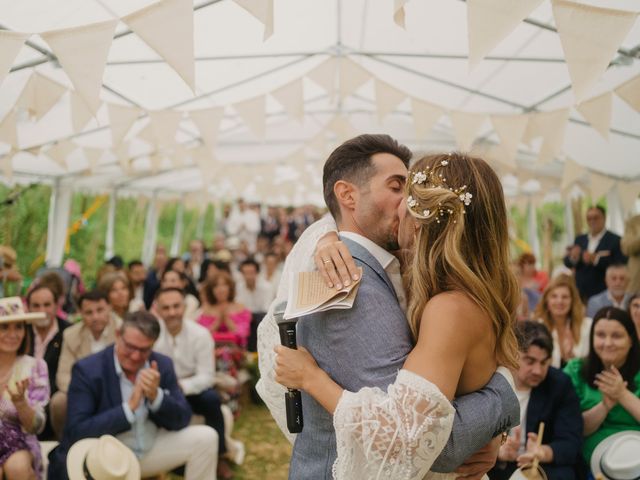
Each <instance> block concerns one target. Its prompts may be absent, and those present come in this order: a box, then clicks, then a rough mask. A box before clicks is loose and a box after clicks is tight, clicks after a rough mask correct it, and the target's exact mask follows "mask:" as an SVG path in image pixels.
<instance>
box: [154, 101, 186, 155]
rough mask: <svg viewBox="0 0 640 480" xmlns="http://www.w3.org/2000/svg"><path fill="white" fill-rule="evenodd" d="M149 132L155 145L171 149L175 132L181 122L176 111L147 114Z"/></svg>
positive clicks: (179, 113)
mask: <svg viewBox="0 0 640 480" xmlns="http://www.w3.org/2000/svg"><path fill="white" fill-rule="evenodd" d="M149 119H150V120H151V122H150V125H151V131H152V132H153V137H154V139H155V144H156V145H161V146H163V147H171V146H173V145H174V144H175V142H176V132H177V131H178V126H179V125H180V121H181V120H182V112H180V111H178V110H158V111H155V112H149Z"/></svg>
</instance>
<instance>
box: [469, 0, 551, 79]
mask: <svg viewBox="0 0 640 480" xmlns="http://www.w3.org/2000/svg"><path fill="white" fill-rule="evenodd" d="M541 3H542V0H518V1H516V2H514V1H513V0H467V30H468V34H469V35H468V36H469V70H471V69H473V68H475V67H476V66H477V65H478V64H479V63H480V62H481V61H482V59H483V58H484V57H485V56H486V55H487V54H488V53H489V52H491V50H493V49H494V48H495V47H496V46H497V45H498V44H499V43H500V42H501V41H502V40H503V39H504V38H505V37H507V36H508V35H509V34H510V33H511V32H513V31H514V30H515V29H516V27H517V26H518V25H519V24H520V22H521V21H522V20H524V19H525V18H527V17H528V16H529V14H530V13H531V12H532V11H534V10H535V9H536V8H537V7H538V6H539V5H540V4H541Z"/></svg>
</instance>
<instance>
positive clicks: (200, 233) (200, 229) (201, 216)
mask: <svg viewBox="0 0 640 480" xmlns="http://www.w3.org/2000/svg"><path fill="white" fill-rule="evenodd" d="M206 218H207V205H203V206H201V207H200V209H199V211H198V224H197V225H196V238H197V239H198V240H204V221H205V220H206Z"/></svg>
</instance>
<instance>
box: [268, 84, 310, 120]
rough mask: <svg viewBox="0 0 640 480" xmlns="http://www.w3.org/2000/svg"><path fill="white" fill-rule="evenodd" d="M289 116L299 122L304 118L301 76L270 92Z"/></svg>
mask: <svg viewBox="0 0 640 480" xmlns="http://www.w3.org/2000/svg"><path fill="white" fill-rule="evenodd" d="M271 95H272V96H273V98H275V99H276V100H277V101H278V102H279V103H280V105H282V107H283V108H284V109H285V111H286V112H287V113H288V114H289V116H290V117H292V118H295V119H296V120H298V121H299V122H301V121H302V120H303V118H304V89H303V86H302V78H299V79H297V80H294V81H293V82H290V83H287V84H286V85H284V86H282V87H280V88H278V89H277V90H274V91H273V92H271Z"/></svg>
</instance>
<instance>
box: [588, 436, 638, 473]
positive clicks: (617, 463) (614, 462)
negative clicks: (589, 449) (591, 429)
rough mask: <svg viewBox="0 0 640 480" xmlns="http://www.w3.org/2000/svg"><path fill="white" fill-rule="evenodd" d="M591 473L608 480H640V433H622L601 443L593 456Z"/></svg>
mask: <svg viewBox="0 0 640 480" xmlns="http://www.w3.org/2000/svg"><path fill="white" fill-rule="evenodd" d="M591 472H592V473H593V475H594V477H595V478H605V479H607V480H628V479H633V480H635V479H636V478H640V432H636V431H633V430H630V431H625V432H620V433H616V434H615V435H611V436H610V437H607V438H605V439H604V440H603V441H602V442H600V443H599V444H598V446H597V447H596V449H595V450H594V451H593V455H591Z"/></svg>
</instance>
